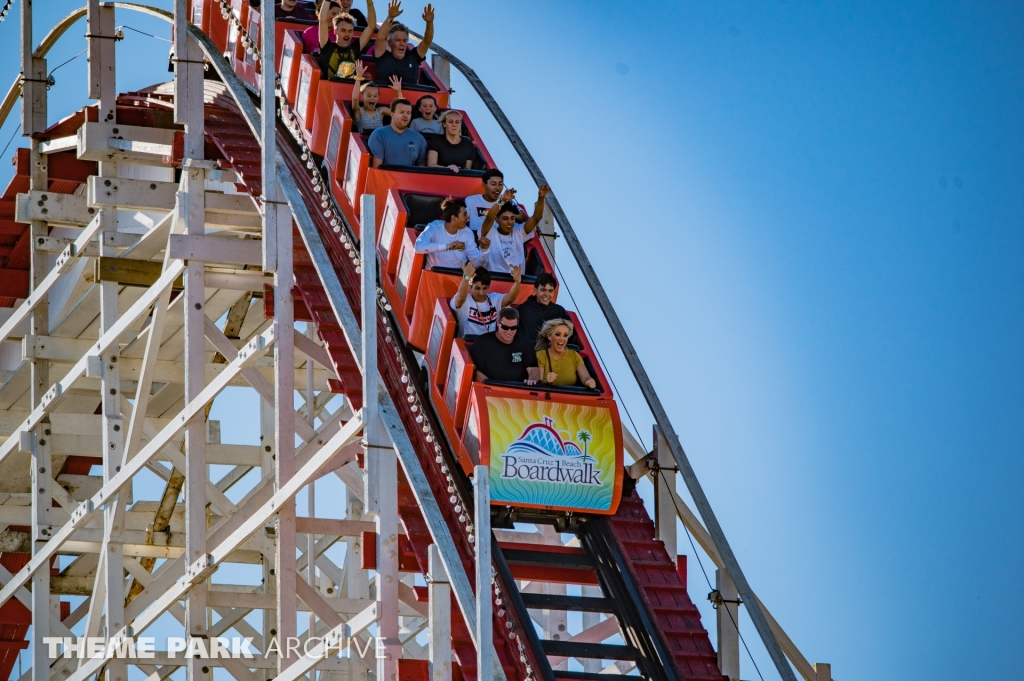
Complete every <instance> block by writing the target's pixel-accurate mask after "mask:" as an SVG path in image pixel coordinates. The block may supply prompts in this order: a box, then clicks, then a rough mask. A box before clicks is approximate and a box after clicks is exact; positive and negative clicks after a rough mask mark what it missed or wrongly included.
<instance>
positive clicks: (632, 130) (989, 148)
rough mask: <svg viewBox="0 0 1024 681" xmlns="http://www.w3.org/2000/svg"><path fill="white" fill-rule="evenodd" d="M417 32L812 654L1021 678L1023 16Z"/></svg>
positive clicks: (668, 14)
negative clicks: (606, 294)
mask: <svg viewBox="0 0 1024 681" xmlns="http://www.w3.org/2000/svg"><path fill="white" fill-rule="evenodd" d="M18 4H20V3H18ZM40 4H41V3H37V12H38V11H39V8H40ZM74 4H75V3H71V2H67V1H66V0H50V1H48V2H47V3H46V6H47V14H48V15H49V16H48V17H47V20H52V19H51V17H52V16H56V15H58V14H63V13H64V10H65V9H70V8H71V7H73V6H74ZM160 4H162V5H167V4H169V3H168V2H166V0H165V1H164V2H162V3H160ZM407 4H408V3H407ZM357 5H359V6H362V3H361V1H357ZM51 7H52V8H53V9H52V14H50V12H51V9H50V8H51ZM410 15H411V16H410ZM16 19H17V13H16V12H15V14H14V15H12V17H11V19H10V20H8V22H7V23H4V24H3V25H0V39H2V41H3V42H2V43H0V44H2V45H3V47H2V48H0V49H2V50H3V52H4V55H5V56H6V57H7V59H5V60H3V61H2V64H0V81H2V82H4V83H9V82H11V81H12V80H13V79H14V77H15V76H16V74H17V71H18V67H17V65H16V60H17V57H16V44H17V43H16V38H15V36H16V31H17V25H16ZM403 19H408V20H409V21H410V23H411V24H412V25H413V27H414V28H417V27H419V26H421V25H422V23H421V21H420V19H419V10H418V8H414V7H413V6H411V5H410V6H409V7H408V8H407V10H406V16H404V17H403ZM437 22H438V26H437V33H436V38H437V40H438V42H439V43H441V44H442V45H444V46H445V47H447V48H448V49H451V50H453V51H454V52H455V53H456V54H458V55H459V56H460V57H461V58H463V59H464V60H465V61H467V62H468V63H469V64H470V65H472V66H473V67H474V69H476V71H477V72H478V73H479V74H480V76H481V77H482V78H483V80H484V81H485V82H486V83H487V84H488V85H489V87H490V88H491V90H492V92H493V94H494V95H495V96H496V98H497V99H498V101H499V102H500V103H501V105H502V106H503V107H504V109H505V112H506V113H507V114H508V116H509V118H510V119H511V120H512V121H513V123H514V124H515V126H516V128H517V129H518V131H519V132H520V133H521V135H522V136H523V138H524V140H525V141H526V143H527V145H528V146H529V147H530V149H531V150H532V151H533V153H534V155H535V156H536V158H537V160H538V162H539V163H540V165H541V167H542V168H543V169H544V171H545V173H546V174H547V177H548V179H549V181H550V183H551V184H552V186H553V188H554V190H555V192H556V194H557V195H558V197H559V199H560V201H561V203H562V205H563V207H564V208H565V210H566V212H567V213H568V215H569V216H570V218H571V219H572V221H573V225H574V226H575V229H576V231H577V233H578V235H579V236H580V238H581V239H582V241H583V243H584V245H585V247H586V248H587V251H588V254H589V255H590V257H591V259H592V261H593V262H594V265H595V267H596V268H597V270H598V272H599V274H600V276H601V278H602V281H603V282H604V284H605V287H606V288H607V289H608V290H609V291H610V293H611V296H612V298H613V301H614V302H615V304H616V307H617V309H618V312H619V314H620V316H621V317H622V319H623V321H624V323H625V324H626V326H627V328H628V329H629V331H630V334H631V336H632V338H633V340H634V343H635V344H636V346H637V349H638V351H639V352H640V355H641V357H642V358H643V360H644V363H645V365H646V366H647V368H648V370H649V372H650V373H651V374H652V377H653V379H654V381H655V383H656V384H657V387H658V389H659V391H660V394H661V398H662V400H663V401H664V402H665V405H666V407H667V408H668V411H669V413H670V415H671V417H672V419H673V422H674V424H675V427H676V430H677V431H678V432H679V434H680V437H681V440H682V442H683V444H684V446H685V447H686V449H687V451H688V453H689V456H690V458H691V460H692V462H693V465H694V467H695V468H696V470H697V472H698V474H699V476H700V477H701V480H702V482H703V485H704V488H705V490H706V492H707V494H708V496H709V497H710V499H711V502H712V504H713V506H714V507H715V509H716V512H717V514H718V517H719V520H720V521H721V523H722V525H723V527H724V528H725V530H726V533H727V534H728V536H729V538H730V541H731V542H732V545H733V548H734V550H735V551H736V553H737V555H738V557H739V560H740V561H741V564H742V565H743V566H744V570H745V572H746V573H747V576H748V578H749V579H750V581H751V583H752V584H753V586H754V588H755V590H756V591H757V592H758V593H759V594H760V596H761V598H762V599H763V600H764V601H765V602H766V604H767V605H768V606H769V607H770V608H771V609H772V611H773V613H774V614H775V616H776V617H777V618H778V620H779V621H780V622H781V623H782V624H783V626H784V627H785V628H786V630H787V631H788V632H789V634H790V635H791V637H792V638H793V639H794V641H795V642H796V643H797V644H798V645H799V646H800V648H801V649H802V650H803V651H804V653H805V654H806V655H807V656H808V657H809V658H811V660H812V662H813V661H825V662H831V663H832V664H833V673H834V675H835V677H836V678H838V679H840V680H842V681H847V680H849V679H854V678H873V679H897V678H906V677H907V676H913V677H915V678H930V679H938V680H942V679H960V678H965V677H976V676H978V675H980V674H982V673H993V672H994V671H995V670H1000V671H1001V672H1002V673H1004V674H1008V675H1009V676H1019V675H1021V673H1022V668H1024V665H1022V663H1021V662H1020V660H1019V656H1018V655H1015V654H1014V651H1015V650H1017V649H1018V648H1019V643H1018V644H1016V645H1014V642H1015V641H1017V640H1019V639H1020V638H1021V635H1022V634H1024V626H1022V625H1021V624H1020V618H1017V617H1014V616H1013V613H1015V612H1017V611H1019V610H1020V609H1021V608H1022V607H1024V590H1022V589H1021V588H1020V586H1019V584H1020V583H1021V580H1022V578H1024V574H1022V572H1024V571H1022V569H1021V567H1020V565H1021V556H1022V555H1024V541H1022V537H1024V533H1022V532H1021V531H1020V527H1021V523H1022V521H1024V502H1022V495H1021V493H1020V486H1021V483H1022V482H1024V464H1022V463H1021V453H1022V448H1024V426H1022V418H1021V417H1022V413H1021V412H1022V407H1024V351H1022V348H1024V337H1022V336H1024V309H1022V308H1024V295H1022V291H1024V237H1022V221H1024V219H1022V215H1024V210H1022V209H1024V205H1022V204H1024V198H1022V197H1024V190H1022V189H1024V188H1022V185H1024V154H1022V152H1024V149H1022V145H1024V139H1022V138H1024V73H1022V68H1024V38H1022V36H1024V6H1022V5H1020V4H1019V3H1011V2H989V3H970V2H921V1H913V0H906V1H905V2H901V3H890V2H871V1H868V0H861V1H860V2H856V3H854V2H831V3H826V2H816V1H815V2H812V1H804V0H789V1H788V2H781V1H779V0H761V1H760V2H757V3H753V2H739V1H736V2H731V1H720V2H701V3H698V2H692V1H690V0H684V1H679V0H676V1H674V2H669V1H666V2H646V3H626V2H605V1H594V0H592V1H591V2H585V3H584V2H559V3H550V2H541V1H540V0H521V1H520V2H518V3H516V4H515V5H510V4H509V3H494V2H487V3H481V2H479V0H478V1H477V2H469V1H468V0H461V1H454V0H453V1H448V0H445V1H443V2H439V3H437ZM118 23H119V24H121V23H126V24H129V25H131V26H135V27H137V28H140V29H142V30H146V31H149V32H153V29H159V31H160V33H159V35H161V36H164V37H167V35H168V33H167V30H166V29H165V28H163V27H161V26H159V25H158V24H156V23H154V22H150V21H149V20H146V19H143V18H139V17H136V16H133V15H125V16H124V18H119V20H118ZM42 26H43V25H42V24H40V29H39V30H40V31H41V30H42ZM83 32H84V31H78V30H73V31H72V32H71V33H70V34H69V35H68V36H67V37H66V38H65V40H64V41H63V42H62V43H61V44H60V45H59V46H58V47H57V48H56V49H55V50H54V51H53V52H52V53H51V55H52V56H51V61H50V63H51V67H52V66H54V65H56V64H58V63H60V62H61V61H63V60H64V59H67V58H69V57H71V56H73V55H74V54H75V53H77V52H78V51H79V50H81V49H82V47H84V45H82V42H83V41H82V39H81V37H80V35H81V33H83ZM119 50H121V51H122V52H121V54H122V56H123V55H124V54H125V52H126V51H130V54H131V55H133V58H132V59H121V61H120V63H119V65H120V67H121V68H122V72H121V73H120V74H119V81H120V83H119V84H120V87H121V89H122V90H124V89H130V88H133V87H140V86H143V85H145V84H148V83H151V82H155V81H158V80H163V79H166V77H167V73H166V59H165V55H166V44H165V43H159V41H156V40H154V39H152V38H147V37H145V36H140V35H137V34H132V33H131V32H128V34H127V39H126V40H125V41H124V42H123V43H120V45H119ZM135 55H138V56H137V57H136V56H135ZM83 60H84V57H83V58H79V59H78V60H76V61H75V62H73V63H72V64H70V65H68V66H67V67H64V68H63V69H61V70H60V71H58V72H57V74H56V76H57V81H58V82H57V85H56V87H54V88H53V90H52V91H51V112H52V115H53V117H57V116H60V115H64V114H66V113H69V112H70V111H71V110H72V109H73V108H75V107H77V106H80V105H81V104H82V103H83V102H84V96H85V92H84V85H83V77H84V61H83ZM454 85H455V88H456V90H457V93H456V95H455V99H454V101H455V103H456V105H457V106H460V107H466V108H467V109H468V110H469V111H470V115H471V116H473V117H474V122H476V123H477V126H478V127H479V128H480V129H481V131H482V133H483V135H484V138H485V140H487V141H488V143H489V146H490V147H491V151H492V154H493V155H494V156H495V157H496V158H497V159H498V160H499V163H500V164H501V165H502V166H504V167H505V169H506V170H507V174H508V178H509V180H510V184H513V185H514V186H517V187H520V188H521V189H522V193H523V194H525V195H527V196H529V194H531V193H532V191H533V188H532V186H530V184H529V181H528V179H527V176H526V175H525V173H524V172H523V170H522V168H521V166H519V165H518V164H517V163H516V162H515V160H514V152H513V151H512V150H511V148H510V147H509V145H507V144H503V143H501V142H500V140H499V133H498V132H497V129H496V128H495V126H493V124H491V123H489V122H487V121H486V120H485V116H484V114H483V111H482V108H481V107H480V105H479V103H478V101H477V100H476V98H475V97H474V96H473V94H472V92H471V88H469V86H468V85H467V84H465V82H464V81H461V80H460V79H458V78H456V79H455V83H454ZM14 124H15V123H14V122H13V120H12V121H9V122H8V123H7V124H6V125H5V126H4V127H3V128H2V129H0V148H2V145H3V144H5V143H6V142H7V139H8V137H10V135H11V134H12V133H13V132H14V128H13V127H12V126H13V125H14ZM9 156H10V152H8V154H7V155H6V157H8V158H9ZM7 177H9V170H8V169H7V166H6V165H4V167H3V168H0V181H3V182H5V183H6V178H7ZM562 253H563V256H564V255H567V252H566V251H565V249H564V248H563V250H562ZM562 267H563V268H565V269H566V282H567V283H568V284H569V286H570V287H571V288H572V291H573V293H574V294H576V296H577V299H578V300H579V303H580V306H581V308H582V310H583V312H584V314H585V317H586V320H587V321H588V323H589V325H590V326H591V327H592V331H594V332H595V334H596V335H597V337H598V339H599V341H600V343H601V348H602V350H603V352H605V355H606V359H607V360H608V362H609V364H610V366H611V368H612V370H613V372H614V375H615V378H616V380H617V381H618V382H619V387H620V388H621V389H622V394H623V397H624V398H625V404H626V405H627V406H628V407H629V409H630V411H631V413H632V414H633V416H634V419H635V420H636V421H637V424H638V426H639V429H640V431H641V435H642V436H643V437H644V439H645V440H646V441H648V442H649V432H650V419H649V414H648V413H647V412H646V411H645V409H644V406H643V403H642V399H641V398H640V397H639V395H638V394H637V393H636V391H635V390H634V389H633V388H631V387H630V386H629V385H628V384H629V380H628V372H627V371H626V370H625V368H624V365H623V364H622V362H621V360H620V359H619V358H618V357H616V356H615V353H614V352H613V349H612V348H613V343H612V341H611V339H610V337H608V336H607V333H606V332H605V331H604V329H603V327H602V325H601V323H600V320H599V314H598V311H597V310H596V308H595V307H594V305H593V303H592V301H591V300H589V298H588V297H587V296H586V295H584V292H583V284H582V282H581V281H580V279H579V278H578V276H576V275H575V273H574V271H573V270H572V267H571V266H570V265H569V264H568V263H567V261H566V259H563V260H562ZM562 302H566V301H565V300H563V301H562ZM680 550H681V551H682V552H686V553H691V551H690V549H689V547H688V545H686V540H685V537H683V536H681V544H680ZM695 562H696V561H693V560H691V575H690V584H691V585H692V587H693V588H692V595H693V598H694V600H696V601H701V600H702V599H703V595H704V594H705V593H706V591H707V589H706V587H704V586H701V585H702V584H703V577H702V576H701V575H700V572H699V569H698V568H697V567H696V565H695ZM712 579H713V577H712ZM701 607H702V609H703V611H704V612H705V624H707V625H709V626H711V625H712V624H713V621H712V620H711V619H710V614H709V613H710V610H709V608H707V607H705V606H704V605H703V604H702V606H701ZM741 626H743V627H744V631H745V633H746V635H747V641H748V643H749V644H750V646H751V649H752V651H753V653H754V656H755V658H756V659H757V660H758V665H759V668H760V671H761V673H763V674H764V676H765V678H774V677H775V673H774V671H773V670H772V669H771V668H770V663H769V662H768V660H767V657H766V656H765V654H764V652H763V649H762V647H761V646H760V644H759V642H758V641H757V637H756V634H755V633H754V632H753V629H752V627H751V626H750V625H749V621H746V622H744V624H743V625H741ZM743 665H744V672H743V677H744V678H745V679H755V678H757V672H756V671H755V670H754V669H753V668H752V667H751V665H750V664H749V660H748V659H746V657H744V660H743ZM982 670H984V671H982Z"/></svg>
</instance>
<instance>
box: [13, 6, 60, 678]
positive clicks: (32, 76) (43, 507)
mask: <svg viewBox="0 0 1024 681" xmlns="http://www.w3.org/2000/svg"><path fill="white" fill-rule="evenodd" d="M32 52H33V36H32V3H30V2H24V3H22V5H21V75H22V78H23V80H22V83H21V87H22V108H21V133H22V135H24V136H26V137H29V146H30V152H29V159H30V167H29V191H48V189H49V187H48V186H47V185H48V180H47V176H48V174H47V169H46V168H47V166H46V164H47V158H46V157H45V156H44V155H42V154H40V153H39V145H38V144H36V143H35V142H34V141H32V139H31V135H32V134H33V133H36V132H40V131H42V130H45V129H46V123H47V120H46V119H47V101H46V83H45V82H44V81H45V80H46V79H47V65H46V60H45V59H38V58H36V57H33V56H32ZM29 232H30V236H31V239H30V242H29V243H30V247H29V248H30V268H31V286H32V289H33V290H35V289H36V287H38V286H39V285H40V284H42V282H43V279H45V278H46V275H47V274H48V272H49V258H48V254H47V252H46V251H45V250H44V249H42V248H40V247H39V243H40V242H39V240H40V239H42V238H46V237H47V236H48V232H49V229H48V228H47V224H46V223H45V222H42V221H39V220H33V221H32V222H31V223H29ZM49 332H50V325H49V303H48V301H47V298H46V297H45V296H44V297H43V298H42V299H41V300H40V301H39V302H38V303H37V304H36V306H35V309H34V311H33V314H32V317H31V321H30V333H32V334H40V335H48V334H49ZM30 372H31V373H30V381H31V385H30V398H31V403H32V406H33V407H36V406H38V405H39V403H40V401H41V400H42V398H43V395H44V394H45V393H46V391H47V390H49V388H50V370H49V362H48V361H46V360H45V359H43V360H40V359H36V360H33V361H32V364H31V368H30ZM49 428H50V423H49V419H48V418H47V419H45V420H44V421H43V422H42V423H40V425H39V426H38V427H37V428H36V429H35V430H34V431H32V432H27V433H23V435H24V437H26V438H28V439H29V440H30V441H31V448H30V451H31V453H32V483H33V484H32V554H33V555H35V554H37V553H39V552H40V551H42V550H43V549H44V548H45V547H46V542H47V540H48V539H49V537H50V536H51V534H52V528H51V526H50V507H51V487H52V483H53V471H52V470H51V469H52V461H51V457H50V437H49V433H50V430H49ZM26 444H28V443H26ZM41 471H43V472H41ZM31 610H32V625H33V626H32V638H31V643H32V679H33V681H44V680H45V681H49V678H50V663H51V660H50V659H49V656H48V650H47V647H46V645H45V644H44V643H43V637H45V636H49V635H50V624H51V622H50V620H51V610H52V608H51V597H50V571H49V570H48V569H40V570H37V571H36V572H35V574H33V575H32V607H31Z"/></svg>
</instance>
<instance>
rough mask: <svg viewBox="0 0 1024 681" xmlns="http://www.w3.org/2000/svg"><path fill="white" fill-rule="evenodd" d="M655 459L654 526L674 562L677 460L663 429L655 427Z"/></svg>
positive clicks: (676, 550)
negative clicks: (656, 463) (656, 470)
mask: <svg viewBox="0 0 1024 681" xmlns="http://www.w3.org/2000/svg"><path fill="white" fill-rule="evenodd" d="M654 457H655V460H656V461H657V462H658V467H659V471H658V476H657V478H656V479H655V485H656V487H655V494H654V498H655V507H654V524H655V527H656V528H657V537H658V539H660V540H661V541H663V542H665V550H666V551H668V555H669V557H670V558H672V560H673V561H674V560H675V558H676V555H678V551H679V548H678V544H676V541H677V537H676V518H677V517H678V514H677V512H676V505H675V502H674V499H673V494H674V493H675V490H676V459H675V457H674V456H673V455H672V450H671V449H669V447H668V442H667V441H666V440H665V436H664V435H663V434H662V432H661V428H659V427H658V426H657V425H655V426H654Z"/></svg>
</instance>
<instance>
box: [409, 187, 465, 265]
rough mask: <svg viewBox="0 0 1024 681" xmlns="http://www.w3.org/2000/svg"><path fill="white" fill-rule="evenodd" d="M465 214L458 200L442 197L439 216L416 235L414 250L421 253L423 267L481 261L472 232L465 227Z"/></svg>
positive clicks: (463, 205)
mask: <svg viewBox="0 0 1024 681" xmlns="http://www.w3.org/2000/svg"><path fill="white" fill-rule="evenodd" d="M468 221H469V216H468V214H467V213H466V202H465V201H463V200H462V199H445V201H444V202H443V203H442V204H441V219H440V220H434V221H433V222H431V223H430V224H429V225H427V228H426V229H424V230H423V232H422V233H421V234H420V235H419V236H418V237H417V238H416V252H417V253H425V254H426V256H427V263H426V266H427V268H428V269H429V268H431V267H458V268H460V269H461V268H462V266H463V265H465V264H466V263H467V262H471V263H473V264H474V265H475V264H478V263H479V262H480V260H481V254H480V250H479V249H478V248H477V246H476V235H475V234H473V232H471V231H470V230H469V228H468V227H466V223H467V222H468Z"/></svg>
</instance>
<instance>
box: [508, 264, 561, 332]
mask: <svg viewBox="0 0 1024 681" xmlns="http://www.w3.org/2000/svg"><path fill="white" fill-rule="evenodd" d="M557 288H558V280H557V279H555V277H554V275H551V274H549V273H547V272H542V273H541V274H538V275H537V279H536V280H535V281H534V283H533V290H534V294H533V295H532V296H530V297H529V298H527V299H526V300H524V301H523V302H522V303H520V304H519V305H517V306H516V309H517V310H519V325H520V326H522V327H523V330H522V335H523V336H524V337H525V338H528V339H529V340H531V341H536V340H537V332H538V331H540V327H542V326H543V325H544V322H546V321H548V320H549V319H568V318H569V315H567V314H566V313H565V308H564V307H562V306H561V305H559V304H558V303H554V302H552V301H551V299H552V298H554V297H555V290H556V289H557ZM574 335H575V334H574ZM569 342H574V341H573V339H570V341H569Z"/></svg>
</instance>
